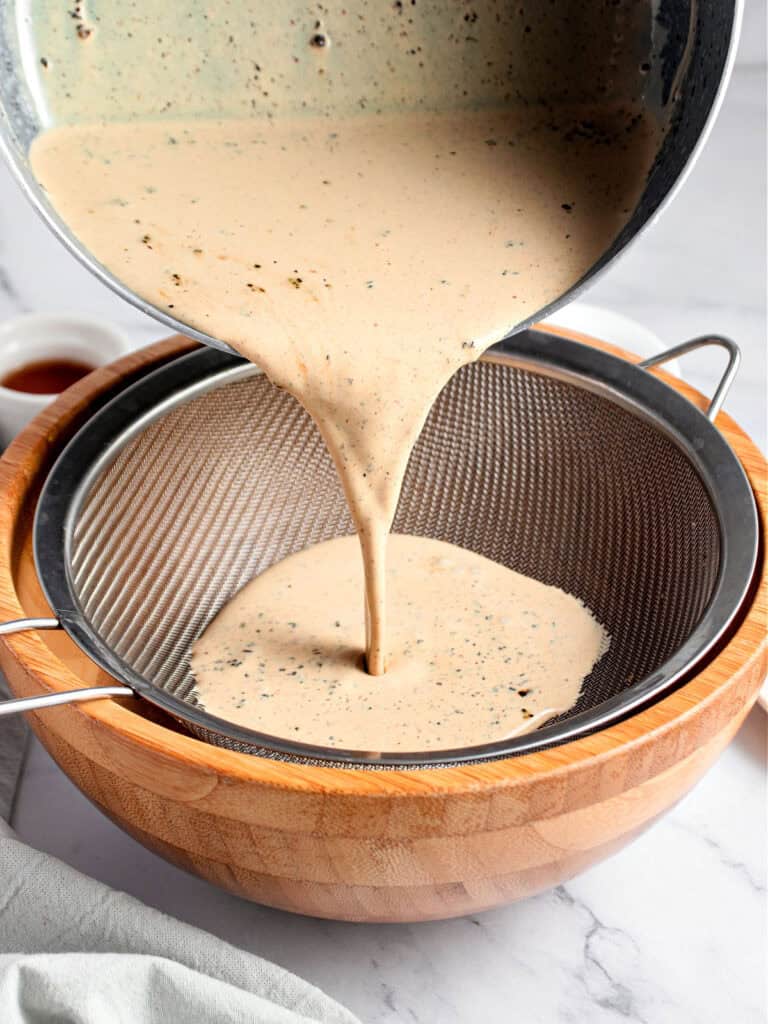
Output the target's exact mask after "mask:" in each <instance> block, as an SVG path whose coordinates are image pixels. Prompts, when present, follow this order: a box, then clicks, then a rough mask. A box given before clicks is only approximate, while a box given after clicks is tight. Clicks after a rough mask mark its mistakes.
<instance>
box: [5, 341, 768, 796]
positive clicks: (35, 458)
mask: <svg viewBox="0 0 768 1024" xmlns="http://www.w3.org/2000/svg"><path fill="white" fill-rule="evenodd" d="M542 329H544V330H547V331H549V332H550V333H556V334H560V335H562V336H564V337H567V338H571V339H572V340H575V341H579V342H582V343H583V344H588V345H593V346H595V347H597V348H601V349H603V350H604V351H607V352H610V353H612V354H614V355H618V356H620V357H622V358H625V359H627V360H629V361H631V362H636V361H637V357H636V356H634V355H633V354H631V353H629V352H626V351H625V350H623V349H620V348H617V347H616V346H613V345H610V344H608V343H605V342H601V341H597V340H596V339H593V338H589V337H587V336H585V335H583V334H579V333H577V332H575V331H570V330H566V329H564V328H552V327H549V326H545V327H542ZM194 347H196V345H195V343H193V342H191V341H190V340H189V339H186V338H183V337H181V336H174V337H171V338H168V339H166V340H164V341H161V342H157V343H155V344H153V345H150V346H148V347H146V348H144V349H141V350H140V351H138V352H134V353H131V354H130V355H128V356H126V357H124V358H122V359H120V360H118V361H116V362H114V363H111V364H110V365H109V366H106V367H101V368H99V369H98V370H96V371H94V372H93V373H92V374H90V375H89V376H88V377H86V378H83V380H81V381H79V382H78V383H77V384H75V385H74V386H73V387H72V388H70V389H68V390H67V391H66V392H64V393H63V394H62V395H61V396H60V397H59V398H58V399H56V401H55V402H53V403H52V405H51V406H49V407H48V408H47V409H46V410H44V411H43V412H42V413H41V414H40V415H38V416H37V417H36V418H35V419H34V420H33V421H32V422H31V423H30V424H29V425H28V426H27V427H26V428H25V430H24V431H22V433H21V434H20V435H19V436H18V437H17V438H16V440H15V441H14V442H13V443H12V444H11V445H10V447H9V448H8V450H7V451H6V453H5V455H4V456H3V457H2V459H0V494H2V495H3V497H4V498H5V502H4V503H3V506H2V508H0V616H1V617H2V620H3V621H6V620H10V619H15V618H22V617H24V616H25V614H26V612H25V609H24V608H23V606H22V604H21V601H20V598H19V596H18V594H17V592H16V586H15V554H14V553H15V551H16V538H17V535H18V533H19V529H20V525H21V522H20V517H21V516H22V514H23V513H24V510H25V507H26V505H27V502H28V501H29V499H30V495H31V494H32V493H33V491H34V489H35V486H36V484H38V483H39V481H40V474H41V467H42V464H43V462H44V461H45V459H46V457H50V453H51V450H52V449H54V448H55V447H56V445H57V441H58V438H59V437H60V434H61V432H62V430H64V429H66V427H67V425H68V424H70V423H71V422H72V421H73V420H74V419H76V418H77V417H78V416H81V415H83V414H85V412H86V410H87V408H88V406H89V404H90V403H91V402H92V401H93V400H94V398H95V397H97V396H98V395H100V394H103V393H104V392H106V391H108V390H109V389H111V388H113V387H114V386H115V385H117V384H119V383H120V382H122V381H124V380H125V379H126V377H129V376H133V375H136V374H140V373H141V372H144V371H146V369H147V368H148V367H150V366H152V365H153V364H154V365H159V364H160V363H162V362H165V361H167V360H168V359H169V358H172V357H174V356H176V355H178V354H180V353H182V352H184V351H188V350H191V349H192V348H194ZM658 375H659V376H660V377H661V378H662V379H663V380H664V381H665V382H666V383H667V384H669V385H670V386H672V387H674V388H675V389H676V390H677V391H679V392H680V393H681V394H683V395H685V396H686V397H687V398H689V399H690V400H691V401H692V402H694V404H696V405H698V406H699V407H700V408H701V407H705V406H706V403H707V400H706V399H705V398H704V397H703V396H702V395H701V394H700V392H698V391H696V390H695V389H694V388H692V387H690V385H688V384H685V383H684V382H683V381H680V380H678V379H676V378H674V377H672V376H671V375H669V374H667V373H665V372H663V371H659V372H658ZM717 426H718V428H719V429H720V430H721V432H722V433H723V434H724V436H725V437H726V439H727V440H728V442H729V443H730V444H731V446H732V447H733V448H734V450H735V451H736V453H737V455H738V456H739V458H740V459H741V461H742V464H743V465H744V468H745V470H746V472H747V475H748V477H749V480H750V483H751V485H752V488H753V491H754V493H755V497H756V500H757V503H758V508H759V513H760V521H761V535H762V536H765V535H766V519H767V511H768V509H767V506H768V501H767V499H766V491H767V488H766V476H767V475H768V464H766V461H765V459H764V457H763V456H762V454H761V452H760V451H759V450H758V449H757V447H756V446H755V445H754V443H753V442H752V441H751V440H750V439H749V437H748V436H747V435H746V434H745V433H744V432H743V431H742V430H741V429H740V428H739V427H738V425H737V424H736V423H735V422H734V421H733V420H732V419H731V418H730V417H729V416H728V415H727V414H725V413H721V414H720V415H719V416H718V419H717ZM767 606H768V574H766V572H765V566H764V565H763V564H761V566H760V569H759V580H758V582H757V585H756V588H755V591H754V593H753V596H752V598H751V601H750V603H749V606H748V608H747V611H746V614H745V615H744V617H743V619H742V620H741V622H740V624H739V626H738V628H737V629H736V630H735V632H734V633H733V635H732V636H731V638H730V639H729V640H728V642H727V644H726V645H725V646H724V647H723V648H722V649H721V650H720V651H719V652H718V653H717V654H716V656H715V657H714V658H712V659H711V660H710V661H709V662H708V663H707V665H706V666H705V668H704V669H702V671H701V672H700V673H699V674H698V675H697V676H695V677H694V678H693V679H692V680H691V681H690V682H688V683H687V684H685V685H684V686H682V687H680V688H679V689H678V690H676V691H675V692H674V693H672V694H670V695H669V696H668V697H666V698H664V699H662V700H660V701H658V702H657V703H655V704H654V705H652V706H651V707H650V708H648V709H646V710H644V711H642V712H640V713H638V714H636V715H633V716H632V717H631V718H629V719H627V720H626V721H624V722H620V723H619V724H617V725H615V726H612V727H610V728H608V729H605V730H602V731H601V732H597V733H594V734H593V735H591V736H587V737H584V738H582V739H579V740H574V741H572V742H570V743H566V744H562V745H560V746H558V747H553V748H550V749H547V750H543V751H538V752H536V753H531V754H522V755H519V756H517V757H511V758H507V759H502V760H498V761H491V762H485V763H480V764H469V765H458V766H451V767H447V768H427V769H420V770H415V771H414V770H387V771H375V772H371V771H361V770H360V769H357V768H335V767H319V766H312V765H304V764H292V763H288V762H282V761H273V760H270V759H267V758H260V757H255V756H253V755H250V754H240V753H237V752H235V751H229V750H225V749H223V748H219V747H214V746H212V745H210V744H208V743H205V742H204V741H202V740H198V739H196V738H195V737H193V736H191V735H188V734H184V733H177V732H174V731H173V730H171V729H168V728H166V727H164V726H163V725H162V724H160V723H157V722H153V721H150V720H149V719H146V718H144V717H143V716H141V715H139V714H136V713H135V712H134V711H133V710H132V709H131V707H130V703H131V700H130V699H129V700H128V701H127V702H123V701H120V700H113V699H99V700H94V701H92V702H88V703H83V704H77V705H70V706H69V709H68V710H71V711H72V713H75V714H78V715H81V716H83V719H84V720H85V721H86V722H89V723H92V724H93V725H94V726H97V725H98V726H99V727H102V728H106V729H108V730H110V731H111V732H112V733H113V734H115V736H117V737H119V738H121V739H122V740H123V741H126V742H130V743H134V744H137V745H138V746H139V747H143V748H145V749H146V750H147V752H148V753H149V752H154V753H157V754H162V755H164V756H165V757H166V758H168V757H170V758H172V759H178V760H179V761H181V762H184V763H186V764H188V765H189V766H190V768H191V767H192V766H193V765H194V766H196V767H198V768H202V769H206V770H208V771H214V772H215V773H216V774H217V775H218V776H228V777H230V778H232V779H238V780H245V781H252V782H258V783H261V784H264V785H268V786H272V787H275V788H280V789H291V790H296V789H298V790H312V791H314V792H316V791H317V790H318V789H321V790H324V791H326V792H336V793H344V794H355V793H359V794H360V795H366V796H396V795H407V794H414V793H422V794H423V795H427V794H429V795H436V794H445V793H451V792H454V793H457V792H462V791H464V792H466V791H468V790H478V789H487V788H495V787H498V786H501V785H505V786H506V785H509V784H510V783H524V782H530V781H533V780H534V779H536V778H540V777H541V776H543V775H547V776H549V777H552V776H553V775H555V774H559V773H561V772H564V771H573V770H574V769H576V768H577V767H584V766H585V765H587V764H589V765H590V766H595V765H596V764H597V763H599V762H602V761H604V760H606V759H608V758H610V757H612V756H615V755H617V754H618V753H619V752H623V753H626V752H628V751H629V750H630V749H631V748H636V750H637V752H638V755H639V754H640V752H641V751H642V750H643V749H644V748H648V747H649V745H650V744H652V743H655V742H657V741H658V740H659V739H660V738H661V737H662V736H663V735H665V734H667V733H669V732H670V731H671V730H673V729H676V728H678V727H680V726H682V725H684V724H685V723H686V722H687V721H690V720H691V719H692V718H693V717H694V716H698V715H700V714H703V713H705V712H706V710H707V708H708V707H710V706H711V705H712V704H713V703H714V701H715V700H716V698H717V697H718V695H720V694H721V693H722V691H723V689H724V688H727V686H728V683H729V680H730V679H731V677H732V675H733V672H734V664H735V665H736V666H737V667H738V668H739V669H745V670H751V669H752V668H754V669H755V674H756V678H758V682H757V683H756V684H755V687H754V694H753V696H756V694H757V690H758V689H759V685H760V684H759V672H758V671H757V668H758V665H759V663H760V662H761V660H763V659H764V658H765V656H766V651H767V650H768V636H767V635H766V629H765V623H766V621H768V619H767V615H766V608H767ZM2 642H3V643H4V645H5V647H6V648H7V650H8V652H9V653H10V655H11V656H12V657H13V658H15V659H16V660H17V661H18V662H19V663H20V664H21V665H22V666H23V667H24V668H25V669H26V671H27V672H28V673H29V674H30V675H31V676H32V678H34V679H35V680H36V682H38V683H39V684H40V686H39V692H46V691H54V692H55V691H65V690H70V689H76V688H78V687H79V686H82V685H83V684H82V682H81V681H80V680H79V679H78V677H77V675H76V674H75V673H74V672H73V671H72V670H71V669H70V667H69V666H68V665H67V663H66V662H65V661H63V660H62V659H60V658H59V657H57V655H55V654H54V652H53V651H52V650H51V649H50V648H49V647H48V646H47V645H46V643H45V641H44V638H43V636H42V635H40V634H36V633H31V632H30V633H19V634H15V635H11V636H8V637H4V638H2ZM734 656H735V662H734ZM41 714H45V712H41Z"/></svg>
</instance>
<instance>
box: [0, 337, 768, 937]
mask: <svg viewBox="0 0 768 1024" xmlns="http://www.w3.org/2000/svg"><path fill="white" fill-rule="evenodd" d="M562 333H564V334H566V335H568V336H570V337H574V335H573V334H572V333H570V332H565V331H563V332H562ZM576 337H577V338H578V336H576ZM578 340H582V341H586V340H587V339H583V338H581V339H578ZM590 343H592V342H590ZM595 344H597V343H595ZM190 347H191V343H190V342H188V341H185V340H183V339H181V338H171V339H169V340H168V341H165V342H161V343H159V344H157V345H153V346H151V347H150V348H147V349H144V350H143V351H141V352H138V353H135V354H134V355H131V356H129V357H127V358H125V359H122V360H120V362H117V363H114V364H112V365H111V366H109V367H104V368H102V369H100V370H97V371H95V372H94V373H93V374H91V375H90V376H89V377H87V378H85V379H84V380H82V381H81V382H79V383H78V384H77V385H75V386H74V387H73V388H70V390H69V391H67V392H66V393H65V394H64V395H62V396H61V398H59V399H58V400H57V401H56V402H55V403H54V404H53V405H52V406H51V407H50V408H49V409H48V410H46V411H45V412H44V413H42V414H41V415H40V416H38V417H37V419H36V420H34V421H33V423H32V424H30V426H29V427H28V428H27V429H26V430H25V431H24V433H23V434H22V435H21V436H20V437H19V438H18V439H17V440H16V441H15V442H14V443H13V444H12V445H11V447H10V448H9V449H8V451H7V452H6V454H5V456H4V457H3V459H2V461H1V462H0V495H1V496H2V507H1V508H0V619H2V620H7V619H16V618H20V617H22V616H27V615H40V614H42V615H45V614H50V612H49V610H48V609H47V607H46V604H45V601H44V599H43V597H42V594H41V591H40V587H39V584H38V582H37V578H36V575H35V569H34V564H33V560H32V554H31V527H32V513H33V510H34V505H35V500H36V495H37V494H38V491H39V488H40V486H41V483H42V481H43V480H44V478H45V474H46V472H47V470H48V469H49V467H50V465H51V463H52V461H53V459H54V458H55V456H56V454H57V453H58V452H59V450H60V449H61V447H62V445H63V443H64V442H65V441H66V439H67V437H69V436H71V434H72V432H73V431H74V429H76V427H77V425H78V423H80V422H82V420H83V418H84V416H85V415H87V412H88V409H89V407H91V406H92V404H93V403H94V401H96V400H97V399H98V398H99V397H100V396H104V395H105V394H108V393H109V391H110V390H111V389H112V388H114V387H115V385H116V384H117V383H118V382H123V381H125V380H126V379H127V378H130V377H131V376H134V375H136V374H139V373H141V372H143V371H145V370H146V369H147V368H148V367H150V366H153V365H158V364H159V363H160V362H162V361H164V360H167V359H168V358H170V357H171V356H174V355H176V354H178V353H179V352H181V351H184V350H186V349H188V348H190ZM603 347H606V348H609V346H603ZM611 350H612V351H617V350H615V349H611ZM619 354H621V355H624V356H625V357H627V358H632V357H631V356H627V354H626V353H619ZM662 376H664V375H663V374H662ZM666 379H667V380H668V382H670V383H672V384H673V385H674V386H675V387H676V388H677V389H678V390H679V391H681V392H683V394H685V395H687V396H688V397H689V398H691V399H692V400H693V401H695V402H698V403H699V404H700V403H701V402H702V401H703V399H702V398H701V396H700V395H699V394H698V393H697V392H695V391H694V390H693V389H691V388H689V387H687V386H686V385H684V384H682V383H680V382H679V381H674V380H673V379H672V378H669V377H667V378H666ZM718 427H719V428H720V430H721V431H722V432H723V433H724V434H725V435H726V437H727V438H728V440H729V441H730V443H731V445H732V446H733V448H734V449H735V450H736V452H737V453H738V455H739V457H740V458H741V461H742V463H743V464H744V467H745V469H746V470H747V472H748V474H749V477H750V480H751V482H752V486H753V488H754V491H755V494H756V496H757V500H758V502H759V504H760V513H761V521H762V530H763V536H765V525H766V463H765V461H764V459H763V457H762V456H761V454H760V453H759V452H758V451H757V449H756V448H755V446H754V445H753V444H752V443H751V442H750V440H749V439H748V438H747V437H746V436H745V435H744V434H743V433H742V431H741V430H740V429H739V428H738V427H737V426H736V424H735V423H734V422H733V421H732V420H731V419H730V418H729V417H728V416H725V415H721V416H720V417H719V418H718ZM760 575H761V578H760V582H759V584H758V586H756V588H755V591H754V593H753V595H752V597H751V600H750V601H749V602H748V607H747V609H746V612H745V615H744V617H743V618H742V619H741V621H740V623H739V625H738V626H737V627H736V628H735V629H734V630H733V631H732V633H731V635H730V637H729V639H728V640H727V642H726V643H724V644H723V645H722V646H721V647H720V649H719V651H718V652H717V654H716V655H715V656H713V657H712V658H711V659H710V660H709V663H708V664H707V665H706V667H705V668H703V669H702V671H701V672H700V673H699V674H698V675H697V676H696V678H695V679H693V680H692V681H691V682H689V683H688V684H687V685H685V686H683V687H682V688H680V689H678V690H677V691H676V692H675V693H673V694H672V695H671V696H669V697H667V698H666V699H665V700H661V701H659V702H658V703H657V704H655V705H654V706H653V707H651V708H649V709H648V710H647V711H644V712H642V713H641V714H637V715H635V716H633V717H632V718H630V719H628V720H627V721H625V722H622V723H621V724H620V725H616V726H614V727H613V728H610V729H606V730H604V731H602V732H599V733H597V734H595V735H592V736H589V737H587V738H586V739H581V740H578V741H576V742H573V743H568V744H565V745H563V746H559V747H556V748H554V749H550V750H545V751H543V752H541V753H535V754H528V755H524V756H521V757H515V758H509V759H507V760H502V761H495V762H492V763H490V764H479V765H470V766H462V767H452V768H441V769H428V770H423V771H411V772H408V771H391V772H361V771H355V770H354V769H339V768H317V767H311V766H306V765H295V764H286V763H281V762H276V761H269V760H265V759H261V758H258V757H251V756H248V755H245V754H237V753H233V752H230V751H227V750H221V749H218V748H216V747H213V746H209V745H207V744H205V743H203V742H201V741H199V740H197V739H194V738H193V737H192V736H189V735H186V734H184V733H182V732H180V731H179V729H178V728H177V727H175V726H174V724H173V723H172V722H171V721H170V720H169V719H167V718H164V717H162V716H161V714H160V713H159V712H156V711H154V710H153V709H152V708H151V707H150V706H149V705H148V704H147V703H146V702H144V701H140V700H138V699H130V698H129V699H124V700H114V699H102V700H95V701H91V702H89V703H87V704H73V705H69V706H64V707H60V708H53V709H49V710H45V711H40V712H37V713H34V714H30V715H29V719H30V723H31V725H32V727H33V729H34V730H35V732H36V734H37V736H38V737H39V739H40V740H41V742H42V743H43V745H44V746H45V747H46V749H47V750H48V751H49V753H50V754H51V755H52V756H53V757H54V758H55V760H56V761H57V762H58V764H59V765H60V766H61V768H62V769H63V771H65V772H66V774H67V775H68V776H69V777H70V779H72V781H73V782H74V783H75V785H77V786H78V787H79V788H80V789H81V790H82V791H83V792H84V793H85V794H86V795H87V796H88V797H89V798H90V800H91V801H92V802H93V803H94V804H96V806H97V807H99V808H100V809H101V810H102V811H103V812H104V813H105V814H106V815H108V816H109V817H110V818H111V819H112V820H113V821H114V822H116V823H117V824H118V825H119V826H120V827H121V828H123V829H125V831H126V832H128V833H129V834H130V835H132V836H133V837H134V838H135V839H138V840H139V842H141V843H143V844H144V845H145V846H147V847H149V848H150V849H151V850H154V851H155V852H156V853H158V854H160V856H162V857H165V858H166V859H167V860H170V861H172V862H173V863H174V864H177V865H178V866H179V867H183V868H186V869H187V870H189V871H192V872H194V873H195V874H197V875H200V876H201V877H202V878H206V879H208V880H209V881H211V882H214V883H215V884H217V885H220V886H223V887H224V888H225V889H229V890H230V891H231V892H234V893H237V894H239V895H241V896H245V897H247V898H249V899H252V900H256V901H258V902H259V903H266V904H269V905H271V906H274V907H281V908H283V909H285V910H291V911H295V912H298V913H302V914H312V915H316V916H319V917H329V918H339V919H345V920H350V921H416V920H425V919H428V918H443V917H451V916H454V915H459V914H468V913H471V912H476V911H479V910H483V909H485V908H489V907H493V906H496V905H497V904H501V903H506V902H509V901H511V900H516V899H521V898H522V897H525V896H530V895H531V894H533V893H536V892H539V891H540V890H542V889H546V888H547V887H549V886H554V885H557V884H558V883H560V882H563V881H564V880H566V879H568V878H570V877H572V876H573V875H575V874H576V873H577V872H579V871H581V870H582V869H584V868H586V867H589V866H590V865H592V864H595V863H596V862H597V861H600V860H602V858H604V857H607V856H608V855H609V854H612V853H614V852H615V851H617V850H619V849H621V847H622V846H624V845H625V843H628V842H629V841H630V840H631V839H632V838H633V837H634V836H636V835H638V834H639V833H640V832H642V831H643V829H645V828H647V827H648V825H650V824H651V823H652V822H653V821H654V820H655V819H656V818H657V817H658V816H659V815H660V814H662V813H663V812H664V811H666V810H667V809H668V808H669V807H671V806H672V805H673V804H674V803H675V802H676V801H677V800H679V799H680V797H682V796H683V795H684V794H685V793H686V792H687V791H688V790H689V789H690V788H691V786H693V784H694V783H695V782H696V781H697V780H698V779H699V778H701V776H702V775H703V774H704V772H705V771H706V770H707V768H709V766H710V765H711V764H712V762H713V761H714V760H715V758H716V757H717V756H718V754H719V753H720V752H721V751H722V750H723V748H724V747H725V746H726V744H727V743H728V742H729V741H730V740H731V739H732V738H733V736H734V734H735V733H736V730H737V729H738V728H739V726H740V725H741V723H742V722H743V720H744V718H745V716H746V714H747V712H748V711H749V709H750V707H751V705H752V703H753V702H754V700H755V698H756V696H757V692H758V689H759V687H760V684H761V682H762V680H763V677H764V674H765V669H766V647H767V643H766V608H767V604H766V601H767V593H766V591H767V589H768V588H767V586H766V578H765V575H764V572H763V570H762V567H761V573H760ZM0 664H1V665H2V668H3V669H4V671H5V673H6V675H7V677H8V680H9V682H10V685H11V687H12V689H13V692H14V693H15V694H16V695H17V696H27V695H32V694H39V693H45V692H50V691H60V690H68V689H75V688H78V687H82V686H83V685H84V684H85V685H88V684H92V683H94V682H105V681H107V679H108V677H106V676H105V675H104V674H103V673H102V672H101V671H100V670H99V669H98V668H97V667H96V666H95V665H93V663H92V662H90V661H89V660H88V659H87V658H86V657H85V655H83V654H82V653H81V652H80V651H79V650H78V649H77V648H76V647H75V646H74V645H73V644H72V642H71V641H70V640H69V639H68V637H66V636H65V635H64V634H61V633H22V634H17V635H15V636H10V637H7V638H4V639H3V642H2V645H1V646H0ZM0 728H2V727H1V726H0Z"/></svg>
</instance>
